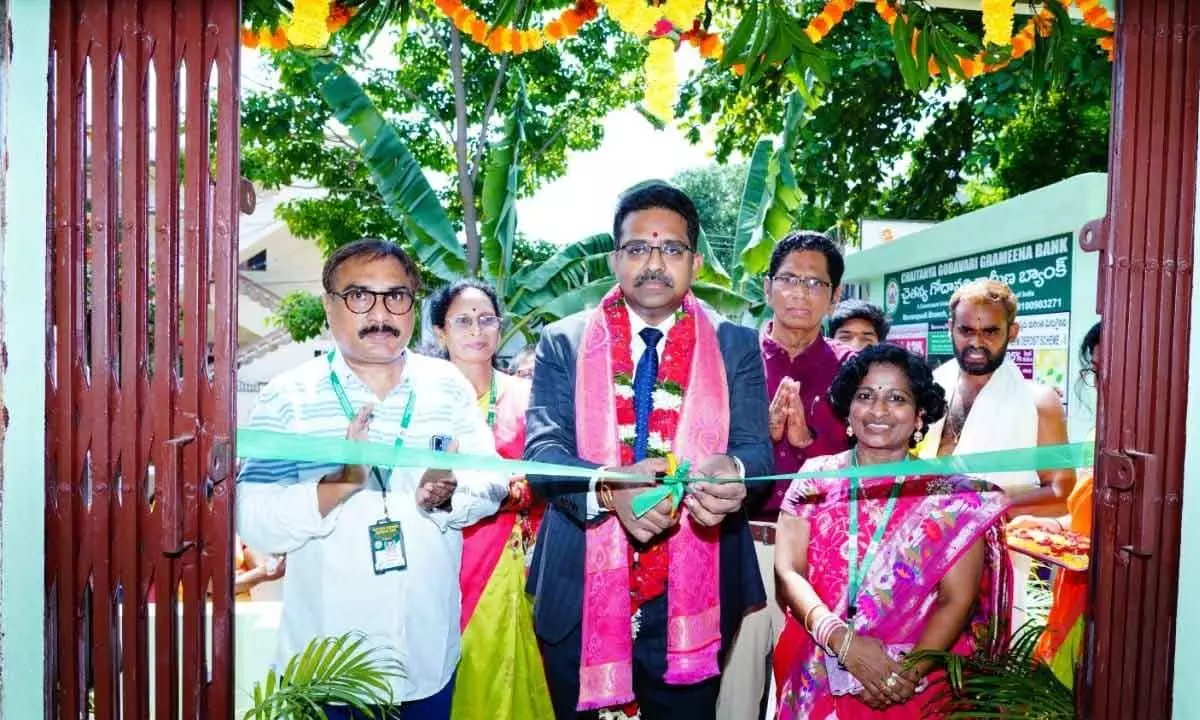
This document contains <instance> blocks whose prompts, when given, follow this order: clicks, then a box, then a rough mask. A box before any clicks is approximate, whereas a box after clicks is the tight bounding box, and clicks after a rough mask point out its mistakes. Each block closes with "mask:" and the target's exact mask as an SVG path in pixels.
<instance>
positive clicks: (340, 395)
mask: <svg viewBox="0 0 1200 720" xmlns="http://www.w3.org/2000/svg"><path fill="white" fill-rule="evenodd" d="M325 358H326V359H327V360H328V361H329V384H330V385H332V386H333V394H334V395H337V399H338V404H339V405H341V406H342V412H344V413H346V419H347V420H350V421H351V422H353V421H354V416H355V415H357V414H358V413H356V412H355V411H354V405H352V404H351V403H350V398H349V397H347V396H346V388H344V387H342V380H341V378H339V377H338V376H337V373H336V372H334V370H333V351H332V350H331V351H330V352H329V354H328V355H326V356H325ZM416 399H417V394H416V393H415V392H413V389H412V388H411V387H410V388H409V389H408V399H406V400H405V401H404V415H403V417H401V418H400V432H399V434H397V435H396V447H398V448H399V447H404V433H406V432H408V425H409V423H411V422H412V416H413V406H415V405H416ZM371 477H373V478H375V482H377V483H379V492H380V494H381V495H382V496H383V497H382V500H383V519H384V520H385V521H387V520H388V519H389V518H388V512H387V484H386V483H385V482H384V481H383V472H381V471H380V469H379V468H377V467H372V468H371Z"/></svg>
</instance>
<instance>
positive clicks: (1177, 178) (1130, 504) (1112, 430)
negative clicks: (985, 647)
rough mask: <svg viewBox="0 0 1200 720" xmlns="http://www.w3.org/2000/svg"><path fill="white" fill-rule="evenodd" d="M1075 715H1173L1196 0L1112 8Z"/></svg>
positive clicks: (1198, 61) (1199, 58)
mask: <svg viewBox="0 0 1200 720" xmlns="http://www.w3.org/2000/svg"><path fill="white" fill-rule="evenodd" d="M1119 16H1120V23H1119V25H1118V28H1117V62H1116V68H1115V76H1114V80H1115V82H1114V85H1113V97H1114V104H1113V132H1112V145H1111V149H1110V163H1109V167H1110V175H1109V199H1108V208H1109V210H1108V217H1107V218H1106V221H1105V222H1104V223H1101V224H1099V226H1094V227H1093V230H1094V236H1093V240H1092V243H1093V244H1094V245H1095V246H1096V247H1098V248H1099V249H1100V250H1101V252H1102V254H1101V262H1100V265H1101V275H1100V281H1101V282H1100V307H1099V309H1100V312H1101V314H1102V316H1103V318H1104V323H1105V325H1104V332H1103V337H1102V346H1101V352H1102V355H1101V362H1102V366H1101V381H1100V382H1101V384H1100V395H1101V398H1102V400H1103V403H1102V404H1101V406H1100V415H1099V428H1098V433H1097V439H1098V441H1099V449H1100V454H1099V455H1098V457H1097V476H1096V482H1097V484H1096V501H1095V503H1096V504H1095V527H1096V530H1095V534H1096V537H1095V548H1096V552H1095V562H1094V567H1093V571H1092V580H1093V591H1092V604H1091V610H1092V622H1091V626H1090V628H1089V633H1088V634H1089V650H1088V659H1089V663H1088V666H1089V669H1088V676H1087V678H1086V684H1085V686H1084V689H1083V691H1082V693H1081V695H1082V697H1083V699H1084V707H1083V717H1088V718H1095V719H1096V720H1117V719H1118V718H1121V719H1123V718H1148V719H1150V718H1153V719H1154V720H1158V719H1160V718H1162V719H1165V718H1169V717H1171V683H1172V665H1173V663H1174V640H1175V614H1176V598H1177V595H1178V591H1179V541H1180V523H1181V519H1182V509H1181V499H1182V494H1183V460H1184V437H1185V428H1184V413H1185V411H1186V409H1187V400H1188V398H1187V395H1188V393H1187V385H1188V332H1189V329H1190V327H1191V317H1190V315H1191V312H1190V311H1191V297H1192V273H1193V270H1194V262H1195V261H1194V254H1193V250H1194V244H1195V236H1194V234H1193V233H1194V228H1195V221H1196V212H1195V203H1196V180H1197V176H1196V151H1197V111H1198V110H1200V0H1126V1H1125V2H1123V3H1121V7H1120V8H1119Z"/></svg>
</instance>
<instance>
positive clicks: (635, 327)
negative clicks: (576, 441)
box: [587, 306, 675, 520]
mask: <svg viewBox="0 0 1200 720" xmlns="http://www.w3.org/2000/svg"><path fill="white" fill-rule="evenodd" d="M625 312H627V313H629V329H630V330H631V337H632V339H633V341H632V342H631V343H630V344H629V351H630V354H631V355H632V356H633V368H634V372H635V373H636V372H637V365H638V363H639V362H641V360H642V353H644V352H646V341H645V340H643V339H642V336H641V332H642V330H643V329H645V328H648V327H652V328H655V329H657V330H658V331H659V332H661V333H662V338H660V339H659V341H658V345H656V346H655V348H654V349H655V352H657V353H658V359H659V360H660V361H661V360H662V354H663V349H664V348H666V346H667V333H669V332H671V328H673V327H675V313H671V314H670V315H668V316H667V319H666V320H663V321H662V322H660V323H658V324H657V325H651V324H650V323H648V322H646V321H645V320H643V319H642V317H641V316H640V315H638V314H637V313H635V312H632V311H630V310H629V307H628V306H626V308H625ZM596 482H597V480H596V478H592V484H591V492H589V493H588V496H587V516H588V519H589V520H591V519H592V518H594V517H597V516H599V515H600V513H602V512H604V508H602V507H600V500H599V499H597V498H596Z"/></svg>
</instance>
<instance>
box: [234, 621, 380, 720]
mask: <svg viewBox="0 0 1200 720" xmlns="http://www.w3.org/2000/svg"><path fill="white" fill-rule="evenodd" d="M364 641H365V638H364V637H363V636H362V635H361V634H358V633H346V634H344V635H338V636H335V637H324V638H313V639H312V641H310V642H309V643H308V646H307V647H305V648H304V650H303V651H302V652H300V653H298V654H297V655H295V656H293V657H292V658H291V659H290V660H289V661H288V663H287V665H286V666H285V667H284V669H283V672H276V670H275V668H271V669H270V670H269V671H267V676H266V678H264V679H263V681H262V682H258V683H255V684H254V693H253V696H254V697H253V699H254V704H253V706H252V707H251V708H250V709H249V710H247V711H246V713H245V715H243V716H242V720H316V719H320V720H325V717H326V715H325V711H324V710H322V709H321V708H322V706H324V705H328V704H331V703H340V704H343V705H349V706H351V707H353V708H354V709H356V710H358V711H359V712H361V713H363V714H365V715H368V716H371V715H372V708H378V707H387V706H389V705H391V704H392V701H393V698H392V689H391V684H390V682H389V680H390V679H391V678H393V677H398V676H400V675H401V674H402V670H401V668H400V666H399V665H398V664H397V663H395V662H393V661H388V660H385V659H383V658H380V657H379V656H378V654H377V653H376V651H375V650H373V649H370V648H364V647H363V643H364Z"/></svg>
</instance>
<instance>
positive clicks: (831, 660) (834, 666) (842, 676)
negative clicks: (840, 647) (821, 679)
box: [825, 653, 863, 696]
mask: <svg viewBox="0 0 1200 720" xmlns="http://www.w3.org/2000/svg"><path fill="white" fill-rule="evenodd" d="M825 674H826V676H827V677H828V679H829V692H831V693H833V694H834V695H835V696H841V695H857V694H859V693H861V692H862V690H863V686H862V683H860V682H859V681H858V678H856V677H854V675H853V673H851V672H850V671H849V670H847V669H846V668H844V667H842V664H841V663H839V662H838V659H837V658H836V657H834V656H833V655H830V654H828V653H826V654H825Z"/></svg>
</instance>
